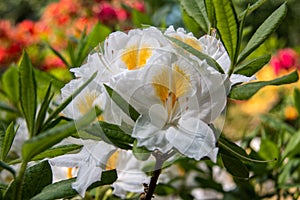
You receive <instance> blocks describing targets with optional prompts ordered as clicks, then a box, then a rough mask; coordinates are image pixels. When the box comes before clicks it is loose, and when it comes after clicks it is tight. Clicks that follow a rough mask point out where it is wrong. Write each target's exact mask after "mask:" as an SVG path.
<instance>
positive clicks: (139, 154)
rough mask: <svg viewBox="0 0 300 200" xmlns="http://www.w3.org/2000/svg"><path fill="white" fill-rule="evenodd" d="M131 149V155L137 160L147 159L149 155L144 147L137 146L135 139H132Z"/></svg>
mask: <svg viewBox="0 0 300 200" xmlns="http://www.w3.org/2000/svg"><path fill="white" fill-rule="evenodd" d="M132 151H133V155H134V156H135V157H136V158H137V159H138V160H143V161H145V160H148V158H149V157H150V155H151V152H150V151H149V150H148V149H147V148H146V147H138V146H137V140H134V143H133V148H132Z"/></svg>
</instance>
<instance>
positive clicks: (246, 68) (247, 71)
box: [234, 55, 271, 77]
mask: <svg viewBox="0 0 300 200" xmlns="http://www.w3.org/2000/svg"><path fill="white" fill-rule="evenodd" d="M270 59H271V55H264V56H261V57H258V58H255V59H253V60H250V61H248V62H246V63H244V64H241V65H239V66H237V67H236V68H235V69H234V74H242V75H245V76H248V77H250V76H252V75H254V74H255V73H256V72H257V71H259V70H260V69H261V68H262V67H263V66H265V65H266V64H267V63H268V62H269V61H270Z"/></svg>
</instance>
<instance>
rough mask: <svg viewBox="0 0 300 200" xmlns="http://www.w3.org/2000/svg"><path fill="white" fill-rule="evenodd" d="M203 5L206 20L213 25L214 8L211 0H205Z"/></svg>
mask: <svg viewBox="0 0 300 200" xmlns="http://www.w3.org/2000/svg"><path fill="white" fill-rule="evenodd" d="M205 7H206V12H207V17H208V21H210V23H211V24H212V25H211V27H214V23H215V8H214V3H213V0H205Z"/></svg>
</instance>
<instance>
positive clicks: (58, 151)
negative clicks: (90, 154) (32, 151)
mask: <svg viewBox="0 0 300 200" xmlns="http://www.w3.org/2000/svg"><path fill="white" fill-rule="evenodd" d="M81 147H82V145H76V144H69V145H63V146H58V147H54V148H50V149H47V150H46V151H44V152H42V153H40V154H38V155H36V156H34V157H33V158H32V161H37V160H43V159H45V158H54V157H56V156H60V155H64V154H66V153H69V152H71V151H74V150H78V149H80V148H81Z"/></svg>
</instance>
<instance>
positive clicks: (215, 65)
mask: <svg viewBox="0 0 300 200" xmlns="http://www.w3.org/2000/svg"><path fill="white" fill-rule="evenodd" d="M166 37H167V38H168V39H169V40H171V41H172V42H174V43H175V44H176V45H178V46H179V47H181V48H182V49H184V50H186V51H187V52H189V53H191V54H193V55H194V56H196V57H197V58H199V59H200V60H206V62H207V64H209V65H210V66H211V67H213V68H215V69H216V70H217V71H219V72H220V73H222V74H224V71H223V69H222V67H221V66H220V65H219V64H218V63H217V61H215V60H214V59H213V58H212V57H210V56H208V55H206V54H204V53H202V52H201V51H198V50H196V49H195V48H193V47H192V46H190V45H188V44H186V43H184V42H182V41H180V40H178V39H176V38H172V37H169V36H166Z"/></svg>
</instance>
